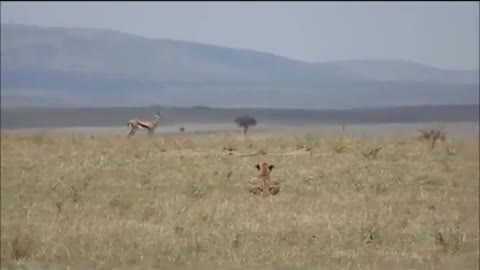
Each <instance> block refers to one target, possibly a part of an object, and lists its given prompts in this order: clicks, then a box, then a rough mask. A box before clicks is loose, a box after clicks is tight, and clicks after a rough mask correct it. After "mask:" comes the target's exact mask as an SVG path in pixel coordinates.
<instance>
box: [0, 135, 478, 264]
mask: <svg viewBox="0 0 480 270" xmlns="http://www.w3.org/2000/svg"><path fill="white" fill-rule="evenodd" d="M415 136H416V134H412V137H411V138H409V139H408V138H407V139H402V140H400V139H393V138H379V139H360V138H354V137H349V138H343V139H342V138H336V137H324V136H318V135H314V134H307V135H291V136H289V135H248V136H247V137H246V138H243V137H242V136H239V135H232V134H223V135H222V134H215V135H202V136H188V137H187V136H169V137H162V136H156V137H154V138H151V139H149V138H146V137H145V136H144V135H139V136H137V137H134V138H132V139H130V140H128V139H127V138H126V137H125V136H115V135H112V136H97V137H90V136H79V135H75V136H73V135H72V136H69V135H48V134H45V135H15V134H9V135H5V134H3V135H2V137H1V265H2V267H4V268H8V269H12V268H14V267H18V266H23V267H26V268H27V269H39V268H42V269H66V267H67V266H70V267H71V268H70V269H113V268H115V269H162V268H172V269H199V268H202V269H231V268H234V267H238V268H237V269H245V268H240V267H247V266H248V267H250V269H294V268H295V269H296V268H301V269H311V268H316V269H317V268H320V267H322V268H324V269H435V268H437V269H454V267H455V269H457V268H458V269H478V264H479V153H478V139H477V138H473V139H471V140H459V139H453V138H452V139H450V138H447V141H445V142H443V141H441V142H438V143H437V144H436V145H435V147H434V149H433V150H432V149H431V144H430V143H428V142H424V141H419V140H418V139H416V138H415ZM378 146H381V148H377V147H378ZM375 149H377V151H375ZM261 161H267V162H270V163H273V164H274V165H275V168H274V169H273V172H272V176H274V177H275V178H277V179H278V180H279V181H280V183H281V190H280V193H279V194H278V195H276V196H273V197H268V198H262V197H260V196H254V195H252V194H250V193H248V192H247V183H248V180H249V179H250V177H251V176H254V175H256V173H257V171H256V168H255V164H257V163H258V162H261Z"/></svg>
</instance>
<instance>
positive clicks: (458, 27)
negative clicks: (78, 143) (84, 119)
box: [1, 1, 479, 69]
mask: <svg viewBox="0 0 480 270" xmlns="http://www.w3.org/2000/svg"><path fill="white" fill-rule="evenodd" d="M1 21H2V23H5V22H9V23H25V24H35V25H43V26H85V27H95V28H107V29H114V30H121V31H124V32H128V33H132V34H137V35H141V36H146V37H154V38H170V39H178V40H186V41H196V42H201V43H209V44H216V45H221V46H228V47H234V48H245V49H253V50H257V51H264V52H270V53H274V54H277V55H282V56H286V57H290V58H294V59H300V60H306V61H311V62H323V61H330V60H344V59H366V58H376V59H378V58H388V59H403V60H413V61H416V62H420V63H425V64H430V65H433V66H436V67H441V68H458V69H471V68H474V69H478V67H479V3H478V2H473V1H471V2H463V3H462V2H436V3H434V2H396V3H389V2H358V3H355V2H201V3H200V2H133V1H132V2H43V3H42V2H4V1H2V2H1Z"/></svg>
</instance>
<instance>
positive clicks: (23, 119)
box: [1, 104, 479, 129]
mask: <svg viewBox="0 0 480 270" xmlns="http://www.w3.org/2000/svg"><path fill="white" fill-rule="evenodd" d="M154 111H159V112H160V113H161V119H162V120H161V121H162V124H163V125H173V124H182V123H199V124H202V123H205V124H212V123H226V122H232V123H233V121H234V119H235V117H237V116H239V115H250V116H253V117H255V118H256V119H257V120H258V122H259V123H261V124H285V125H305V124H375V123H379V124H380V123H419V122H464V121H478V120H479V105H478V104H472V105H432V106H427V105H425V106H412V107H390V108H369V109H338V110H333V109H325V110H310V109H308V110H302V109H263V108H235V109H233V108H232V109H224V108H209V107H200V106H197V107H190V108H179V107H165V106H150V107H111V108H2V109H1V128H2V129H14V128H49V127H57V128H58V127H76V126H90V127H99V126H123V125H126V123H127V121H128V120H129V119H131V118H134V117H138V118H144V119H150V118H153V115H152V114H153V112H154Z"/></svg>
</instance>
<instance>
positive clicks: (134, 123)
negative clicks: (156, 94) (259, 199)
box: [127, 112, 160, 137]
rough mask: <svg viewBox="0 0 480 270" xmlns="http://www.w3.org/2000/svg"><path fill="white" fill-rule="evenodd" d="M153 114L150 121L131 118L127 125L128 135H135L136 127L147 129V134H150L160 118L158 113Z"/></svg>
mask: <svg viewBox="0 0 480 270" xmlns="http://www.w3.org/2000/svg"><path fill="white" fill-rule="evenodd" d="M153 116H155V119H153V120H152V121H145V120H139V119H132V120H130V121H128V124H127V126H128V127H129V128H130V132H129V133H128V137H130V136H133V135H135V132H137V129H139V128H140V129H145V130H147V135H148V136H152V135H153V132H154V131H155V129H156V128H157V126H158V122H159V120H160V113H159V112H154V113H153Z"/></svg>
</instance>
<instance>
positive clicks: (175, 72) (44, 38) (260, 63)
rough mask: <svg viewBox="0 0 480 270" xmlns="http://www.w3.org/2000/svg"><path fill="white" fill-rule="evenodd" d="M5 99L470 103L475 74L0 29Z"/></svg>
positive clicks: (72, 31) (279, 104)
mask: <svg viewBox="0 0 480 270" xmlns="http://www.w3.org/2000/svg"><path fill="white" fill-rule="evenodd" d="M452 53H454V52H452ZM1 95H2V103H1V105H2V107H12V106H51V107H58V106H66V107H69V106H144V105H151V104H161V105H168V106H212V107H270V108H351V107H378V106H382V107H385V106H412V105H423V104H429V105H437V104H472V103H478V98H479V71H478V70H447V69H439V68H435V67H431V66H428V65H424V64H419V63H415V62H411V61H403V60H395V59H394V60H391V59H387V60H375V59H373V60H372V59H369V60H368V59H367V60H350V61H332V62H325V63H310V62H304V61H299V60H294V59H289V58H286V57H282V56H278V55H274V54H270V53H266V52H258V51H253V50H245V49H235V48H226V47H220V46H215V45H206V44H199V43H194V42H187V41H177V40H169V39H152V38H145V37H140V36H136V35H132V34H128V33H123V32H119V31H113V30H102V29H90V28H61V27H40V26H32V25H21V24H2V25H1Z"/></svg>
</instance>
